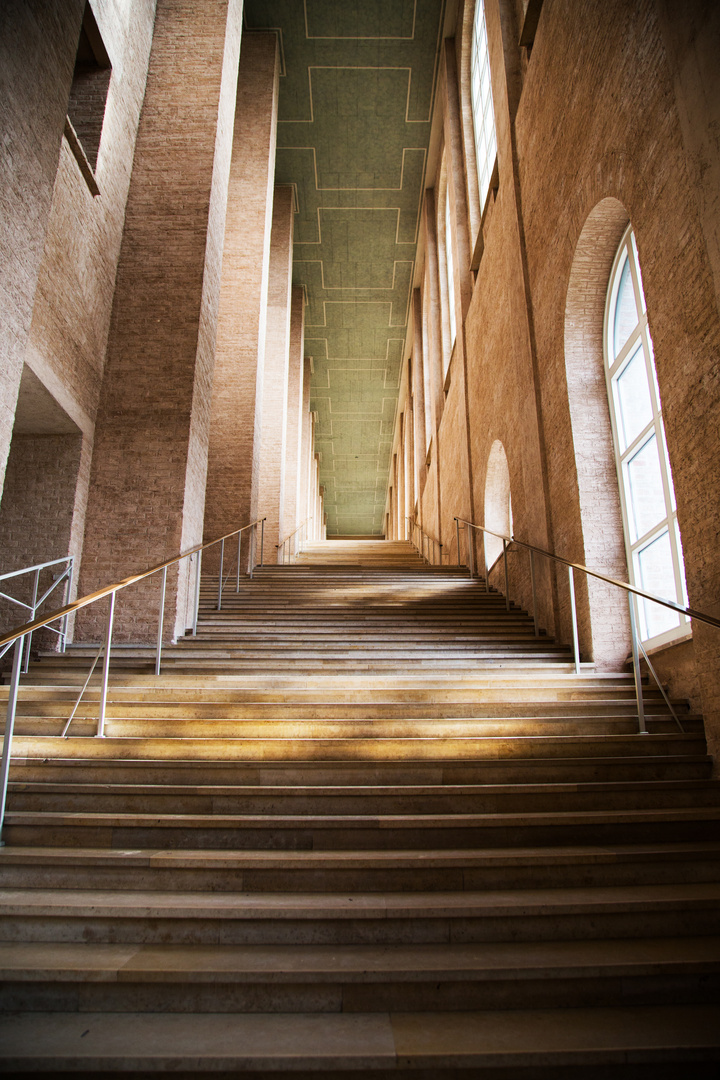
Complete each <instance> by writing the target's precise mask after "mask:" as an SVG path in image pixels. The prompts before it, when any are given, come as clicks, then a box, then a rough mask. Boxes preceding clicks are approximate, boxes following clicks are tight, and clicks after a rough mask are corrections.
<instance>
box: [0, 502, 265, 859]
mask: <svg viewBox="0 0 720 1080" xmlns="http://www.w3.org/2000/svg"><path fill="white" fill-rule="evenodd" d="M265 521H266V518H264V517H263V518H256V519H255V521H251V522H250V524H249V525H243V526H242V527H241V528H240V529H233V530H232V531H231V532H228V533H225V535H224V536H219V537H217V539H216V540H208V542H207V543H204V544H196V545H195V547H192V548H190V549H189V550H188V551H184V552H182V553H181V554H180V555H174V556H173V557H172V558H171V559H165V560H164V561H163V562H161V563H158V564H157V566H153V567H151V568H150V569H149V570H142V571H140V572H139V573H137V574H130V575H128V577H126V578H123V579H122V580H121V581H116V582H113V583H112V584H111V585H105V586H103V588H102V589H96V590H95V592H92V593H87V594H86V595H85V596H81V597H80V599H78V600H73V601H72V602H71V603H69V604H65V605H64V606H63V607H61V608H58V609H57V610H56V611H51V612H50V614H49V615H45V616H43V618H42V619H33V620H32V621H31V622H28V623H24V624H23V625H22V626H18V627H15V629H14V630H9V631H8V632H7V633H5V634H3V635H2V636H0V648H2V646H3V645H11V644H12V643H13V642H15V655H14V657H13V667H12V676H11V679H10V688H9V692H8V703H7V720H6V723H5V735H4V738H3V749H2V760H1V761H0V846H2V843H3V841H2V838H1V837H2V826H3V821H4V819H5V804H6V800H7V785H8V776H9V773H10V754H11V747H12V737H13V730H14V727H15V713H16V711H17V699H18V687H19V684H20V670H21V667H22V659H23V653H24V651H25V639H26V637H27V638H28V640H29V636H30V635H31V634H32V633H33V631H34V630H39V629H40V627H42V626H47V625H48V623H51V622H54V621H55V620H56V619H59V618H63V617H64V618H65V619H67V616H69V615H71V614H72V613H73V612H75V611H80V610H81V608H84V607H88V606H89V605H90V604H93V603H94V602H95V601H96V600H102V599H103V597H105V596H109V597H110V605H109V609H108V616H107V626H106V630H105V638H104V641H103V643H102V645H101V646H100V649H98V654H97V656H96V658H95V661H94V663H93V669H94V667H95V664H97V661H98V659H99V658H100V654H101V653H104V657H103V671H102V680H101V684H100V706H99V711H98V726H97V735H98V736H99V737H103V736H104V734H105V710H106V706H107V692H108V681H109V674H110V649H111V644H112V632H113V620H114V615H115V596H116V594H117V593H118V592H120V590H121V589H126V588H128V586H129V585H134V584H135V583H136V582H138V581H143V580H144V579H145V578H148V577H151V576H152V575H153V574H157V573H159V572H160V571H162V582H161V586H160V605H159V613H158V630H157V648H156V653H155V674H156V675H159V674H160V657H161V653H162V641H163V620H164V614H165V589H166V585H167V572H168V567H170V566H174V565H175V564H176V563H179V562H182V560H183V559H188V558H192V556H193V555H197V561H196V566H195V602H194V608H193V610H194V620H193V633H195V632H196V631H197V613H198V606H199V602H200V565H201V558H202V553H203V551H205V550H206V549H207V548H210V547H214V545H215V544H220V574H219V587H218V611H219V610H220V608H221V605H222V589H223V555H224V551H225V541H226V540H227V539H229V538H230V537H232V536H237V538H238V569H237V573H238V589H239V587H240V586H239V578H240V546H241V541H242V534H243V533H244V532H246V531H247V530H248V529H253V528H256V527H257V526H258V525H260V526H261V529H262V534H261V535H263V536H264V531H265ZM255 535H256V534H254V533H251V534H250V573H251V574H252V570H253V566H254V547H253V541H254V537H255ZM262 550H263V549H262V540H261V546H260V564H261V565H262ZM37 573H39V570H37ZM90 674H91V675H92V671H91V673H90ZM89 681H90V676H88V679H87V681H86V683H85V687H84V688H83V690H82V691H81V693H80V697H82V695H83V694H84V692H85V688H86V687H87V684H88V682H89ZM79 700H80V699H79V698H78V702H76V705H75V709H76V708H77V704H78V703H79ZM75 709H73V712H72V713H71V715H70V721H72V718H73V716H74V715H75ZM70 721H68V724H66V726H65V730H64V732H63V734H65V732H67V729H68V727H69V725H70Z"/></svg>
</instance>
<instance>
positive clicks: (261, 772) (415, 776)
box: [0, 741, 712, 850]
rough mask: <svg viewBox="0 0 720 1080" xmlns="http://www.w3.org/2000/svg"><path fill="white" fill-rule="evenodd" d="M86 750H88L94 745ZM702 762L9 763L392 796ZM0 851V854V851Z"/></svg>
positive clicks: (626, 777)
mask: <svg viewBox="0 0 720 1080" xmlns="http://www.w3.org/2000/svg"><path fill="white" fill-rule="evenodd" d="M89 745H90V746H91V747H93V748H94V746H95V745H96V743H95V742H92V741H91V742H90V743H89ZM711 768H712V759H711V757H710V756H709V755H707V754H690V753H688V754H684V755H674V754H670V753H668V754H666V755H663V756H660V755H658V756H654V755H646V756H643V757H637V756H633V757H631V756H628V757H621V756H619V755H618V756H616V757H607V758H603V757H601V756H598V757H588V758H582V757H567V758H552V757H546V758H539V757H538V758H521V757H518V758H513V759H507V760H503V759H502V758H486V759H484V760H476V761H467V762H454V761H446V762H432V761H429V762H425V761H416V762H413V761H400V762H392V761H373V762H366V763H363V762H353V761H345V762H337V761H336V762H329V763H326V762H322V761H299V760H295V759H293V760H290V761H285V762H284V761H270V762H265V761H257V762H238V761H233V760H230V761H228V760H223V759H218V760H212V759H211V758H204V759H203V760H202V761H198V760H197V759H195V760H192V759H191V760H187V761H183V760H182V758H176V759H166V758H161V759H155V760H154V759H152V758H148V759H146V760H139V759H132V758H129V757H122V758H117V759H112V758H105V759H103V758H97V757H87V758H83V757H82V756H78V757H76V758H71V757H67V758H63V757H54V758H48V757H38V758H33V757H24V758H23V757H15V758H14V759H13V764H12V772H11V776H12V779H13V781H16V780H17V781H31V782H36V781H49V782H55V783H68V782H69V783H108V782H115V781H117V782H122V783H128V784H158V783H160V784H181V785H182V784H189V783H202V784H206V785H208V784H210V785H212V784H220V785H226V784H231V785H235V786H237V785H240V784H248V785H250V786H258V785H259V786H263V785H274V784H277V785H281V786H289V785H292V784H300V785H303V784H305V785H309V786H311V787H318V786H320V785H323V784H326V785H332V786H335V787H342V786H346V785H349V786H356V785H363V784H370V785H373V784H384V785H392V786H394V787H396V788H398V787H402V786H405V785H408V784H410V785H418V784H434V785H441V784H498V783H500V784H502V783H526V784H528V783H529V784H542V783H562V782H565V783H568V782H569V783H581V782H585V783H591V782H607V781H633V780H647V781H655V780H663V779H668V780H671V779H676V780H688V779H691V780H693V779H708V778H709V777H710V772H711ZM0 850H1V849H0Z"/></svg>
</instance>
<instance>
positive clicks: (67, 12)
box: [0, 0, 84, 490]
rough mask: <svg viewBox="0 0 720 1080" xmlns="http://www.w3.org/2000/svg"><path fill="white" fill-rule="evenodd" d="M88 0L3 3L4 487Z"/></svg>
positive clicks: (0, 441)
mask: <svg viewBox="0 0 720 1080" xmlns="http://www.w3.org/2000/svg"><path fill="white" fill-rule="evenodd" d="M83 6H84V4H83V0H64V2H63V3H62V4H57V3H55V4H48V3H38V2H35V3H29V2H28V0H3V3H2V4H0V125H1V126H2V133H3V149H2V154H0V207H2V213H1V214H0V251H1V252H2V256H1V257H0V307H1V308H2V320H1V321H0V490H2V483H3V478H4V476H5V465H6V463H7V457H8V452H9V450H10V440H11V438H12V429H13V423H14V420H15V406H16V403H17V396H18V390H19V388H20V377H21V375H22V369H23V360H24V356H25V345H26V341H27V337H28V334H29V332H30V323H31V319H32V312H33V302H34V299H35V288H36V285H37V277H38V272H39V270H40V262H41V259H42V255H43V246H44V243H45V233H46V230H47V226H48V220H49V217H50V205H51V203H52V195H53V188H54V186H55V176H56V173H57V168H58V161H59V158H60V145H61V143H62V137H63V128H64V126H65V114H66V111H67V105H68V99H69V97H70V84H71V82H72V76H73V68H74V66H75V54H76V52H77V46H78V39H79V37H80V24H81V21H82V13H83Z"/></svg>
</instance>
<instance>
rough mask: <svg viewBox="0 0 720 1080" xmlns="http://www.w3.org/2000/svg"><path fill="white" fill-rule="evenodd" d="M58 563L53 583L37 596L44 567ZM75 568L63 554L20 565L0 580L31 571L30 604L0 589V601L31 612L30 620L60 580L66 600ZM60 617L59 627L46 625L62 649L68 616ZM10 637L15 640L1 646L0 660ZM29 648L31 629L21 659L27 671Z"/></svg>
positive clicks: (67, 556) (73, 559) (70, 589)
mask: <svg viewBox="0 0 720 1080" xmlns="http://www.w3.org/2000/svg"><path fill="white" fill-rule="evenodd" d="M58 566H62V567H63V569H62V570H61V571H59V572H58V573H54V574H53V580H52V583H51V584H50V585H49V586H48V587H47V588H46V589H45V592H44V593H43V594H42V596H38V592H39V590H40V574H41V573H42V571H43V570H48V569H50V568H51V567H58ZM74 567H75V556H74V555H62V556H61V557H60V558H59V559H48V560H47V561H46V562H42V563H35V564H34V565H33V566H23V567H21V568H20V569H19V570H10V571H8V573H6V574H0V581H10V580H12V579H14V578H19V577H22V576H23V575H25V574H34V580H33V582H32V586H31V593H32V599H31V601H30V603H27V602H26V601H25V600H20V599H19V598H18V597H17V596H10V595H9V593H6V592H2V591H0V598H1V599H3V600H7V601H8V602H9V603H11V604H16V605H17V607H20V608H25V609H26V611H29V612H30V620H31V621H32V620H34V618H35V613H36V612H37V610H38V609H39V608H41V607H42V606H43V604H44V603H45V601H46V600H47V598H48V597H49V596H50V594H51V593H53V592H54V591H55V589H57V588H58V586H60V585H62V584H63V582H64V583H65V589H64V592H65V599H66V600H67V598H68V597H69V596H70V593H71V591H72V583H73V572H74ZM60 618H61V619H62V622H61V626H60V629H58V628H57V627H55V626H49V625H48V630H51V631H52V633H53V634H57V635H58V638H59V640H60V651H61V652H65V641H66V638H67V630H68V616H67V615H65V616H60ZM51 621H52V622H54V621H55V619H54V618H51ZM13 640H14V639H13V638H11V639H10V641H8V642H7V643H6V644H5V645H4V646H0V659H2V657H3V656H5V653H6V652H8V650H9V649H10V646H11V645H12V643H13ZM31 647H32V631H30V632H29V633H28V634H27V640H26V641H25V660H24V662H23V671H24V672H27V671H28V669H29V666H30V650H31Z"/></svg>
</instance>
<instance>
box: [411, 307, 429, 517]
mask: <svg viewBox="0 0 720 1080" xmlns="http://www.w3.org/2000/svg"><path fill="white" fill-rule="evenodd" d="M412 305H413V308H412V310H413V352H412V400H413V432H414V438H413V442H414V445H415V458H414V462H413V469H414V473H415V499H416V500H417V504H418V513H419V514H420V515H421V513H422V511H421V505H422V504H421V499H422V493H423V489H424V487H425V461H426V459H427V435H426V432H425V364H424V357H423V332H422V296H421V292H420V289H413V297H412Z"/></svg>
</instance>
